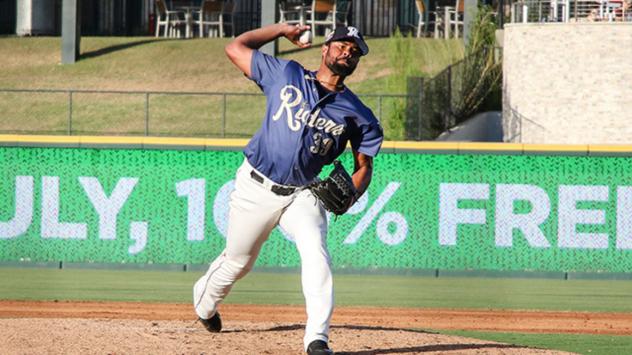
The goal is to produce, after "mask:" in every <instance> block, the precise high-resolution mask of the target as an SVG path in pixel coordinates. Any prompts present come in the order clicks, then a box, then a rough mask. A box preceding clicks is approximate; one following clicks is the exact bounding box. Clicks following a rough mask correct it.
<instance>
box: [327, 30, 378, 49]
mask: <svg viewBox="0 0 632 355" xmlns="http://www.w3.org/2000/svg"><path fill="white" fill-rule="evenodd" d="M343 40H352V41H354V42H355V43H356V44H357V45H358V48H360V51H361V52H362V55H367V54H369V46H367V45H366V42H365V41H364V38H363V37H362V34H360V31H358V29H357V28H355V27H353V26H338V27H336V29H335V30H334V31H332V32H329V35H327V38H325V44H327V43H329V42H334V41H343Z"/></svg>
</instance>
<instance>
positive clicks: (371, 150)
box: [351, 119, 384, 157]
mask: <svg viewBox="0 0 632 355" xmlns="http://www.w3.org/2000/svg"><path fill="white" fill-rule="evenodd" d="M358 128H359V134H356V135H355V136H354V137H352V138H351V148H353V150H356V151H358V152H360V153H362V154H365V155H368V156H371V157H374V156H376V155H377V153H378V152H379V151H380V148H381V147H382V141H383V140H384V131H383V130H382V126H380V123H379V122H378V121H377V119H375V121H372V122H368V123H366V124H363V125H361V126H359V127H358Z"/></svg>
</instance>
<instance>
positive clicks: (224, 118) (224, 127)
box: [222, 93, 226, 138]
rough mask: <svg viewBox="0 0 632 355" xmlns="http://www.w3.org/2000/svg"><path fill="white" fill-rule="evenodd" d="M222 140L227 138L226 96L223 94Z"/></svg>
mask: <svg viewBox="0 0 632 355" xmlns="http://www.w3.org/2000/svg"><path fill="white" fill-rule="evenodd" d="M222 138H226V94H225V93H224V94H222Z"/></svg>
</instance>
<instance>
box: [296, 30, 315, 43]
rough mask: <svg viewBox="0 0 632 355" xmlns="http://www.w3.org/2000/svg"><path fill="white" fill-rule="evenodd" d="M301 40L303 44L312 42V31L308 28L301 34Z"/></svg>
mask: <svg viewBox="0 0 632 355" xmlns="http://www.w3.org/2000/svg"><path fill="white" fill-rule="evenodd" d="M298 41H299V42H301V43H303V44H308V43H312V31H310V30H307V31H305V32H303V33H302V34H301V37H299V39H298Z"/></svg>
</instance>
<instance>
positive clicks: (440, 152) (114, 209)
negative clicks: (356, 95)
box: [0, 136, 632, 273]
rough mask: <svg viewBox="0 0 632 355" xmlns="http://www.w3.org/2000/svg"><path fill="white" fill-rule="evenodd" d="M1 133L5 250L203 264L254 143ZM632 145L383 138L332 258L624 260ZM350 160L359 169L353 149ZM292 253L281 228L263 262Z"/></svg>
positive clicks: (467, 266) (630, 245)
mask: <svg viewBox="0 0 632 355" xmlns="http://www.w3.org/2000/svg"><path fill="white" fill-rule="evenodd" d="M0 142H1V144H2V145H4V146H3V147H0V162H1V165H0V166H1V168H0V172H1V174H2V179H1V181H2V183H0V196H2V199H1V200H0V201H2V202H0V262H16V261H27V262H54V261H64V262H69V263H73V262H84V263H126V264H129V263H131V264H178V263H180V264H202V263H207V262H209V261H210V260H212V259H213V258H214V257H215V256H217V255H218V254H219V253H220V252H221V250H222V248H223V247H224V245H225V239H224V238H225V233H226V214H227V200H228V196H229V194H230V192H231V190H232V188H233V180H232V179H233V175H234V172H235V170H236V169H237V167H238V166H239V165H240V164H241V162H242V159H243V156H242V154H241V153H240V152H239V149H240V147H241V146H242V145H243V144H244V143H245V141H236V140H230V141H221V140H204V139H198V140H182V139H180V140H177V139H152V138H96V137H66V138H64V137H32V136H29V137H20V136H2V137H0ZM39 145H48V147H40V146H39ZM50 145H53V147H51V146H50ZM55 145H57V146H55ZM105 147H107V148H105ZM169 147H171V148H169ZM173 147H176V148H177V149H173ZM157 148H160V149H157ZM185 148H186V149H185ZM630 155H632V146H550V145H549V146H544V145H542V146H538V145H522V144H501V143H496V144H490V143H488V144H477V143H412V142H387V143H385V145H384V148H383V152H382V154H380V155H379V156H378V157H377V158H376V160H375V172H374V177H373V182H372V184H371V186H370V188H369V190H368V192H367V193H366V194H365V195H364V196H363V197H362V198H361V199H360V200H359V201H358V203H357V204H356V205H355V206H353V207H352V208H351V210H350V211H349V212H348V213H347V214H346V215H344V216H342V217H339V218H338V219H337V220H336V219H333V218H332V219H331V220H330V222H329V226H330V233H329V239H328V245H329V250H330V252H331V255H332V261H333V264H334V265H335V266H336V267H347V268H354V269H366V268H369V269H376V268H377V269H409V270H415V269H420V270H421V269H442V270H504V271H520V270H527V271H562V272H619V273H621V272H623V273H626V272H630V271H632V174H631V172H632V165H631V164H630V162H631V161H630V157H629V156H630ZM342 160H343V163H344V165H345V166H346V167H347V168H348V169H350V168H351V167H352V164H353V161H352V157H351V154H345V155H344V158H343V159H342ZM324 173H326V171H325V172H324ZM299 262H300V261H299V258H298V253H297V252H296V250H295V248H294V245H293V241H292V237H291V236H289V235H287V234H285V233H284V232H283V231H282V230H280V229H276V230H275V231H274V232H273V233H272V235H271V237H270V239H269V240H268V242H267V243H266V244H265V245H264V247H263V250H262V253H261V255H260V257H259V259H258V261H257V266H266V267H296V266H298V265H299Z"/></svg>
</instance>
